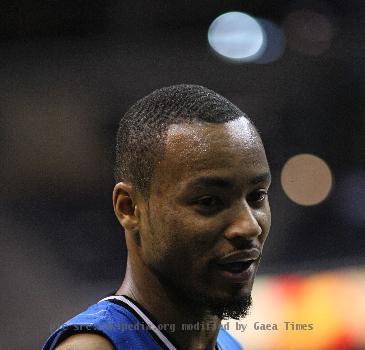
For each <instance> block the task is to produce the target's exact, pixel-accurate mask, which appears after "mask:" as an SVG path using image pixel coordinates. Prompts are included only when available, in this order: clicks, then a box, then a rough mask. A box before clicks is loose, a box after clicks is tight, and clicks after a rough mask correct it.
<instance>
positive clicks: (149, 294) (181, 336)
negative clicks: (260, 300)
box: [116, 257, 221, 350]
mask: <svg viewBox="0 0 365 350" xmlns="http://www.w3.org/2000/svg"><path fill="white" fill-rule="evenodd" d="M132 266H133V268H132ZM138 271H143V274H141V276H139V275H138ZM116 294H119V295H122V294H123V295H127V296H128V297H130V298H131V299H133V300H135V301H137V302H138V303H139V304H141V305H142V306H143V307H144V308H145V309H146V310H148V311H149V312H150V313H151V315H152V316H153V317H154V318H155V319H156V320H157V322H158V323H159V324H160V325H171V324H173V325H174V327H173V328H171V327H166V328H163V329H165V332H166V333H167V335H168V337H169V338H170V339H171V341H172V342H173V343H174V344H175V345H176V346H177V347H178V348H179V349H180V348H181V349H187V350H190V349H191V350H193V349H194V350H198V349H212V350H214V349H215V344H216V339H217V336H218V332H219V326H220V323H221V319H220V318H219V317H218V316H216V315H213V314H211V313H209V311H208V310H204V309H200V310H197V308H196V305H194V306H191V305H188V304H187V303H184V301H183V300H181V302H177V301H176V298H172V297H171V295H170V293H169V291H168V290H166V286H163V285H161V283H160V281H159V279H158V278H157V276H155V274H154V273H153V272H152V271H150V270H149V269H146V268H145V269H144V270H142V269H140V268H138V262H137V261H136V262H135V261H133V262H131V260H130V258H129V257H128V261H127V270H126V274H125V277H124V280H123V283H122V285H121V287H120V288H119V289H118V291H117V293H116ZM189 326H190V328H193V329H192V330H191V329H189V328H188V327H189Z"/></svg>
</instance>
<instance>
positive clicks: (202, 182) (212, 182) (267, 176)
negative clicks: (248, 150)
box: [189, 171, 271, 188]
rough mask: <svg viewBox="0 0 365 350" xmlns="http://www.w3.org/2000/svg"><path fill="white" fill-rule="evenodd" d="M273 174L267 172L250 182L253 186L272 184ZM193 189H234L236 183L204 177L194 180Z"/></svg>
mask: <svg viewBox="0 0 365 350" xmlns="http://www.w3.org/2000/svg"><path fill="white" fill-rule="evenodd" d="M270 181H271V173H270V171H267V172H265V173H262V174H259V175H256V176H255V177H253V178H251V179H250V180H249V183H250V184H252V185H257V184H259V183H261V182H270ZM189 185H190V186H192V187H199V186H202V187H220V188H232V187H234V181H233V180H232V179H231V178H227V177H220V176H202V177H199V178H198V179H195V180H193V181H192V182H191V183H190V184H189Z"/></svg>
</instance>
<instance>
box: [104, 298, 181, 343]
mask: <svg viewBox="0 0 365 350" xmlns="http://www.w3.org/2000/svg"><path fill="white" fill-rule="evenodd" d="M109 299H118V300H120V301H122V302H123V303H125V304H127V305H128V306H129V307H130V308H132V309H133V310H134V311H135V312H136V313H137V314H138V315H139V316H140V317H141V318H142V319H143V321H144V322H146V324H147V325H148V327H149V328H150V329H151V330H152V331H153V332H154V333H155V334H156V335H157V337H158V338H160V340H161V341H162V342H163V343H164V344H165V345H166V346H167V348H168V349H170V350H177V349H176V348H175V346H174V345H172V344H171V342H170V341H169V340H168V339H167V338H166V337H165V335H164V334H163V333H162V332H161V331H160V330H159V329H158V327H157V326H156V325H155V324H154V323H153V322H152V321H151V320H150V319H149V318H148V317H147V315H146V314H145V313H144V312H143V311H142V310H141V309H140V308H139V307H138V306H137V305H135V304H134V303H132V302H131V301H130V300H128V299H127V298H125V297H124V296H122V295H112V296H110V297H106V298H104V299H101V300H100V301H104V300H109ZM100 301H99V302H100Z"/></svg>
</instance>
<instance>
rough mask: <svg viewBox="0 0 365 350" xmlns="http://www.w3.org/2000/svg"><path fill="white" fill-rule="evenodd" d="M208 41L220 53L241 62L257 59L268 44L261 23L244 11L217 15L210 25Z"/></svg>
mask: <svg viewBox="0 0 365 350" xmlns="http://www.w3.org/2000/svg"><path fill="white" fill-rule="evenodd" d="M208 41H209V44H210V46H211V47H212V48H213V49H214V50H215V51H216V52H217V53H219V54H220V55H222V56H224V57H226V58H229V59H232V60H237V61H241V62H242V61H244V62H248V61H253V60H255V59H256V58H257V56H259V55H260V54H261V52H262V51H263V50H264V49H265V45H266V38H265V33H264V31H263V29H262V27H261V26H260V23H259V22H258V21H257V20H256V19H254V18H253V17H251V16H249V15H247V14H245V13H242V12H227V13H225V14H223V15H221V16H219V17H217V18H216V19H215V20H214V21H213V22H212V24H211V25H210V27H209V30H208Z"/></svg>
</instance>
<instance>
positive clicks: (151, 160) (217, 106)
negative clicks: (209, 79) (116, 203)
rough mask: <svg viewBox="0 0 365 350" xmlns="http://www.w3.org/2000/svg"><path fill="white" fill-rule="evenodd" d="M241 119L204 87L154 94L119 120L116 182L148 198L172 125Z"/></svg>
mask: <svg viewBox="0 0 365 350" xmlns="http://www.w3.org/2000/svg"><path fill="white" fill-rule="evenodd" d="M242 116H243V117H246V118H247V116H246V115H245V114H244V113H243V112H242V111H241V110H240V109H239V108H237V107H236V106H235V105H234V104H233V103H231V102H230V101H228V100H227V99H226V98H224V97H222V96H221V95H219V94H217V93H216V92H214V91H212V90H209V89H207V88H205V87H203V86H199V85H186V84H181V85H173V86H169V87H164V88H161V89H158V90H155V91H153V92H152V93H150V94H149V95H147V96H145V97H143V98H142V99H140V100H138V101H137V102H136V103H135V104H134V105H133V106H132V107H130V109H129V110H128V111H127V112H126V113H125V115H124V116H123V118H122V119H121V121H120V124H119V129H118V133H117V144H116V161H115V168H114V177H115V181H116V182H117V183H118V182H121V181H124V182H129V183H130V184H132V185H133V186H135V188H136V189H137V190H138V191H139V192H140V193H141V194H142V195H143V196H144V198H146V199H147V198H148V197H149V190H150V185H151V180H152V177H153V172H154V168H155V164H156V162H157V161H158V160H160V159H162V158H163V154H164V145H165V139H166V135H167V130H168V128H169V126H170V125H171V124H181V123H193V122H208V123H225V122H228V121H231V120H234V119H237V118H240V117H242ZM247 119H248V118H247Z"/></svg>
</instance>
